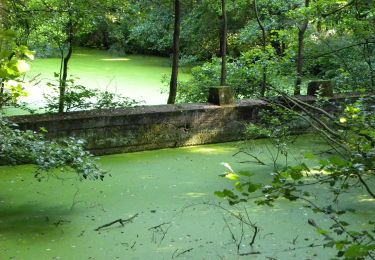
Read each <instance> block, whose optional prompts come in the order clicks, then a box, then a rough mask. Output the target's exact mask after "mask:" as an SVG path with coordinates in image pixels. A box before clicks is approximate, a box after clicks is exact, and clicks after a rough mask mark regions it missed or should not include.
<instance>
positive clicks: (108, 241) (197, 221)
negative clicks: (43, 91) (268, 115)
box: [0, 136, 375, 259]
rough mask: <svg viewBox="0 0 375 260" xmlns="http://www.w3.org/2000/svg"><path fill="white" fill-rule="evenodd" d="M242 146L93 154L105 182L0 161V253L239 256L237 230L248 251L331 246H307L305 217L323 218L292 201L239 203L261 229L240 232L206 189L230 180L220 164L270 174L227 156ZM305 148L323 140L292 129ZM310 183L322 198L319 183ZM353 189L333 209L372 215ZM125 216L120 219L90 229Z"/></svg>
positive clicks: (283, 254) (257, 146) (297, 156)
mask: <svg viewBox="0 0 375 260" xmlns="http://www.w3.org/2000/svg"><path fill="white" fill-rule="evenodd" d="M313 140H314V141H313ZM265 142H266V141H265V140H256V141H254V143H253V145H252V150H253V151H255V152H256V153H257V154H258V156H259V158H260V159H261V160H264V161H266V162H270V160H269V159H267V158H268V156H267V152H266V150H264V144H265ZM242 144H243V143H225V144H215V145H204V146H197V147H187V148H178V149H164V150H157V151H146V152H139V153H128V154H118V155H111V156H104V157H101V158H100V162H101V164H102V165H103V167H104V168H105V169H107V170H108V171H110V174H111V176H108V177H107V178H105V180H104V181H103V182H99V181H98V182H93V181H84V182H80V181H78V180H76V179H75V178H74V175H70V174H64V176H61V178H55V177H51V178H50V179H49V180H48V181H42V182H37V181H36V179H35V178H34V177H33V167H32V166H29V165H25V166H16V167H0V245H1V246H0V259H151V258H154V259H172V258H178V259H238V258H241V257H240V256H238V255H237V248H236V245H235V243H234V241H233V239H232V238H231V236H232V235H231V232H232V233H233V234H234V235H235V236H236V237H237V238H239V236H240V234H244V237H243V243H241V246H240V252H242V253H247V252H254V253H255V254H253V255H248V256H246V257H243V258H247V259H249V258H251V259H267V257H270V258H269V259H272V258H273V259H314V258H315V259H328V258H329V257H332V256H333V255H332V252H331V251H330V250H329V249H322V248H321V247H315V246H316V245H321V244H322V243H323V241H322V237H321V236H320V235H318V234H317V233H316V231H315V230H314V229H313V228H312V227H310V226H309V225H308V224H307V221H308V219H309V218H312V219H314V220H315V221H316V222H317V223H319V224H320V225H321V226H323V227H326V226H328V225H329V224H330V221H329V219H328V218H326V217H324V216H321V215H319V214H315V213H312V211H311V210H310V209H307V208H305V207H303V206H302V204H299V203H289V202H285V201H281V202H279V203H277V204H276V205H275V206H274V207H272V208H270V207H258V206H256V205H255V204H253V203H247V204H246V211H247V212H248V215H249V218H250V219H251V221H252V222H254V223H256V225H257V226H259V228H260V232H259V235H258V236H257V237H256V240H255V243H254V245H253V247H252V248H251V247H250V246H249V245H248V244H249V240H250V239H251V238H252V235H253V232H252V230H249V229H246V228H245V230H244V232H242V231H241V230H242V229H241V227H240V225H239V223H238V221H237V220H236V219H235V218H233V217H231V215H230V214H228V211H226V210H223V209H222V208H221V207H223V208H226V209H228V210H229V211H231V212H233V213H236V212H237V211H242V212H244V211H245V209H244V208H243V207H242V206H240V207H239V208H233V207H230V206H228V204H227V203H226V202H225V201H223V200H221V199H219V198H217V197H215V195H214V194H213V193H214V192H215V191H217V190H222V189H223V188H229V187H231V182H230V181H229V180H226V179H224V178H221V177H219V175H220V174H222V173H223V172H224V171H225V168H224V167H223V165H222V163H223V162H227V163H230V165H231V166H232V167H233V168H234V169H235V170H238V171H239V170H250V171H252V172H254V173H255V174H256V178H259V179H263V180H267V179H270V172H272V167H271V166H270V165H267V166H262V165H259V164H256V163H241V162H243V161H248V160H249V158H248V157H246V156H245V155H238V156H233V155H234V154H235V153H236V152H237V151H238V147H239V146H240V145H242ZM312 147H313V151H314V152H319V151H321V150H324V149H325V148H326V147H325V145H324V144H323V143H322V142H320V141H317V140H316V138H314V137H311V136H303V137H300V138H298V139H297V141H296V142H295V144H294V145H293V147H292V148H291V157H293V159H294V160H297V161H299V160H301V159H302V157H303V154H305V153H307V152H308V151H311V149H312ZM309 163H310V164H312V165H313V164H314V163H315V162H314V161H310V162H309ZM316 189H319V192H320V194H321V196H322V199H323V200H324V199H328V197H329V195H328V193H326V194H325V190H324V189H322V188H320V187H317V188H316ZM315 191H316V190H315ZM361 194H363V192H362V193H360V192H359V193H350V194H345V195H343V198H342V199H341V200H340V207H342V208H345V209H348V208H352V207H355V208H356V209H357V210H358V212H357V213H356V215H355V216H354V215H351V213H349V215H347V216H346V217H347V218H350V221H351V222H353V223H354V224H355V225H363V223H366V222H367V221H368V220H369V219H374V217H375V213H374V211H373V209H372V208H371V206H372V205H371V201H370V200H368V199H367V197H366V196H361ZM213 205H216V206H213ZM133 216H135V217H134V218H133V220H132V221H131V222H129V223H125V225H124V226H121V225H120V224H119V223H116V224H114V225H112V226H110V227H107V228H103V229H101V230H99V231H95V229H96V228H98V227H100V226H102V225H104V224H106V223H109V222H112V221H114V220H117V219H119V218H122V219H128V218H131V217H133ZM158 226H160V228H158ZM228 226H229V227H230V230H229V228H228Z"/></svg>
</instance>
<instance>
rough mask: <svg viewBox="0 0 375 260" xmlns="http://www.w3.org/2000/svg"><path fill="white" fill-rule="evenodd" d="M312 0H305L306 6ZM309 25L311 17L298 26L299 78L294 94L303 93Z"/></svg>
mask: <svg viewBox="0 0 375 260" xmlns="http://www.w3.org/2000/svg"><path fill="white" fill-rule="evenodd" d="M309 5H310V0H305V7H309ZM308 25H309V19H308V18H306V19H305V20H304V21H303V24H302V26H300V27H298V54H297V59H296V65H297V78H296V82H295V85H294V95H300V94H301V83H302V76H303V59H304V57H303V55H304V47H305V46H304V41H305V32H306V30H307V26H308Z"/></svg>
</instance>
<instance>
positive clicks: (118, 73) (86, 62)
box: [25, 48, 189, 107]
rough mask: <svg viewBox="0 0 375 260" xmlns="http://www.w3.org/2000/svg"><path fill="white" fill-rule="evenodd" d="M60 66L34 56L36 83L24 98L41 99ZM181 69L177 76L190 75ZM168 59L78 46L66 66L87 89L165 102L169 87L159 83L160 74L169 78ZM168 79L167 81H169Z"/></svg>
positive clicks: (36, 102) (56, 61)
mask: <svg viewBox="0 0 375 260" xmlns="http://www.w3.org/2000/svg"><path fill="white" fill-rule="evenodd" d="M59 69H60V59H58V58H46V59H36V60H35V61H34V62H32V64H31V71H30V72H29V73H28V75H27V77H28V78H33V77H35V76H36V75H38V74H40V76H38V80H41V83H40V84H39V86H34V87H31V88H30V89H28V90H29V92H30V95H29V97H28V98H27V99H26V100H25V101H26V102H28V103H32V104H34V106H35V107H37V106H38V105H39V104H40V103H42V102H43V101H42V100H43V96H42V93H43V92H45V91H48V88H47V87H46V86H45V84H46V83H47V82H53V81H54V76H53V75H54V72H58V71H59ZM184 71H185V70H184V69H181V70H180V75H179V79H180V80H186V79H188V78H189V74H188V73H185V72H184ZM170 74H171V61H170V59H168V58H165V57H157V56H146V55H126V56H121V57H117V56H111V55H110V54H109V53H108V52H107V51H104V50H96V49H84V48H78V49H77V50H75V51H74V54H73V56H72V59H71V61H70V65H69V75H72V78H76V77H79V79H77V80H76V83H78V84H82V85H84V86H87V87H89V88H98V89H101V90H103V91H104V90H109V91H111V92H114V93H117V94H121V95H124V96H128V97H131V98H133V99H136V100H144V101H145V103H146V104H147V105H157V104H166V102H167V99H168V94H167V90H168V88H169V86H167V85H166V84H165V83H162V78H163V76H164V75H165V76H167V77H170ZM168 82H169V81H168Z"/></svg>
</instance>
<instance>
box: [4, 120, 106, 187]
mask: <svg viewBox="0 0 375 260" xmlns="http://www.w3.org/2000/svg"><path fill="white" fill-rule="evenodd" d="M0 160H1V162H3V163H10V164H19V163H32V164H36V165H37V173H36V175H35V176H36V177H37V178H38V179H39V180H41V179H42V178H45V177H47V174H48V173H54V174H57V172H58V171H74V172H76V173H77V174H78V176H79V178H80V179H93V180H95V179H100V180H102V179H103V178H104V176H105V172H104V171H103V170H101V168H100V167H99V165H98V164H97V162H96V160H95V159H94V158H93V157H92V155H91V154H90V153H89V152H87V151H85V149H84V141H82V140H76V139H74V138H68V139H63V140H60V141H50V140H46V139H45V137H44V135H43V134H41V133H39V134H38V133H36V132H33V131H22V130H19V129H17V125H15V124H12V123H10V122H9V121H8V120H7V119H5V118H3V117H2V116H1V117H0Z"/></svg>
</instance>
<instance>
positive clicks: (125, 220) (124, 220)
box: [94, 213, 139, 231]
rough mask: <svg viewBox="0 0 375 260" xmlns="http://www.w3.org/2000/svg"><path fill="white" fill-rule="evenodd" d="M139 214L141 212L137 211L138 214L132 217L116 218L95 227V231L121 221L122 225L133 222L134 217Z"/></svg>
mask: <svg viewBox="0 0 375 260" xmlns="http://www.w3.org/2000/svg"><path fill="white" fill-rule="evenodd" d="M138 215H139V214H138V213H137V214H135V215H134V216H132V217H130V218H128V219H121V218H119V219H116V220H114V221H112V222H109V223H107V224H104V225H102V226H100V227H98V228H96V229H94V231H99V230H101V229H103V228H106V227H110V226H112V225H113V224H116V223H120V224H121V226H124V225H125V224H126V223H128V222H131V221H132V220H133V219H135V218H136V217H137V216H138Z"/></svg>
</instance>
